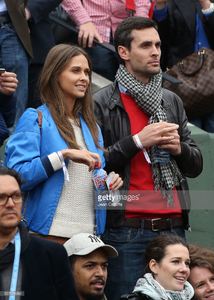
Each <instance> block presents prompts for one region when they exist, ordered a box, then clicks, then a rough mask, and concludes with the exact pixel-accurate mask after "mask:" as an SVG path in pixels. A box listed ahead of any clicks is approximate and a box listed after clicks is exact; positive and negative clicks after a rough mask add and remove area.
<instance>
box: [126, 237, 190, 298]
mask: <svg viewBox="0 0 214 300" xmlns="http://www.w3.org/2000/svg"><path fill="white" fill-rule="evenodd" d="M145 259H146V263H147V266H146V274H145V275H144V276H143V277H142V278H140V279H138V281H137V284H136V286H135V288H134V292H133V293H132V294H131V295H128V296H122V297H121V299H132V300H140V299H141V300H144V299H153V300H160V299H161V300H190V299H192V297H193V295H194V291H193V288H192V286H191V285H190V283H189V282H187V278H188V276H189V273H190V269H189V264H190V258H189V248H188V245H187V243H186V242H185V241H184V240H183V239H182V238H181V237H179V236H177V235H173V234H164V235H159V236H158V237H156V238H155V239H153V240H152V241H151V243H150V244H149V245H148V247H147V249H146V252H145Z"/></svg>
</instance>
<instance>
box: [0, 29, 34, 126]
mask: <svg viewBox="0 0 214 300" xmlns="http://www.w3.org/2000/svg"><path fill="white" fill-rule="evenodd" d="M0 50H1V51H0V65H1V67H4V68H5V69H6V70H7V71H9V72H14V73H16V75H17V78H18V81H19V84H18V87H17V90H16V93H14V94H13V97H14V99H15V100H14V101H15V103H16V107H14V109H16V121H17V120H18V118H19V117H20V116H21V115H22V113H23V112H24V110H25V108H26V104H27V98H28V63H29V62H28V56H27V53H26V51H25V49H24V47H23V45H22V43H21V42H20V40H19V38H18V36H17V34H16V32H15V31H14V28H13V26H12V24H6V25H4V26H2V27H1V28H0Z"/></svg>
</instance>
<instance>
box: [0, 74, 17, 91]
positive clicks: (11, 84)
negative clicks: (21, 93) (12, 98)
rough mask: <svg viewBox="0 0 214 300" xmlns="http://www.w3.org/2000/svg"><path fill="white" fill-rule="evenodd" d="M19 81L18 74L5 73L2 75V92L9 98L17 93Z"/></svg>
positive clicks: (0, 77) (0, 85)
mask: <svg viewBox="0 0 214 300" xmlns="http://www.w3.org/2000/svg"><path fill="white" fill-rule="evenodd" d="M17 85H18V80H17V78H16V74H15V73H12V72H4V73H2V74H1V75H0V92H1V93H3V94H5V95H7V96H9V95H11V94H13V93H14V92H15V91H16V88H17Z"/></svg>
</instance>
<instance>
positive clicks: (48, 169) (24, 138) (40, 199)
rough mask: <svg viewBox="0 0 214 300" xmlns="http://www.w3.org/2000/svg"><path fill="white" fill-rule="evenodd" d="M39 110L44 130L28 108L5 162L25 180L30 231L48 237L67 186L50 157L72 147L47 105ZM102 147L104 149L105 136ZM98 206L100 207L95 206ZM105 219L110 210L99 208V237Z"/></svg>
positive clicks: (90, 141) (92, 148) (85, 134)
mask: <svg viewBox="0 0 214 300" xmlns="http://www.w3.org/2000/svg"><path fill="white" fill-rule="evenodd" d="M38 110H40V111H41V112H42V127H41V128H40V127H39V124H38V111H37V110H36V109H32V108H29V109H27V110H26V111H25V113H24V114H23V115H22V117H21V118H20V120H19V122H18V123H17V126H16V129H15V132H14V133H13V134H12V135H11V137H10V138H9V140H8V143H7V145H6V161H5V163H6V165H7V166H8V167H9V168H13V169H15V170H16V171H17V172H19V173H20V174H21V176H22V179H23V180H24V184H23V190H24V191H26V192H27V194H26V200H25V204H24V210H23V214H24V217H25V218H26V220H27V223H28V226H29V229H30V230H32V231H34V232H38V233H40V234H44V235H47V234H48V233H49V230H50V227H51V224H52V221H53V217H54V215H55V212H56V208H57V205H58V201H59V199H60V196H61V193H62V188H63V184H64V174H63V171H62V169H60V170H58V171H54V170H53V168H52V165H51V164H50V161H49V159H48V157H47V156H48V155H49V154H51V153H53V152H56V151H59V150H62V149H65V148H68V145H67V144H66V142H65V140H64V139H63V138H62V136H61V135H60V133H59V131H58V129H57V127H56V124H55V122H54V120H53V118H52V116H51V114H50V112H49V110H48V108H47V106H46V105H42V106H40V107H39V108H38ZM80 123H81V128H82V133H83V137H84V140H85V143H86V146H87V149H88V150H89V151H91V152H96V153H98V154H99V155H100V158H101V161H102V168H104V165H105V161H104V155H103V151H101V150H100V149H97V147H96V146H95V144H94V141H93V138H92V135H91V132H90V130H89V128H88V126H87V124H86V123H85V121H84V120H83V118H82V117H80ZM99 144H100V146H101V147H102V146H103V139H102V135H101V133H100V134H99ZM83 200H84V199H83ZM94 206H95V207H96V205H95V204H94ZM71 209H72V208H71ZM105 220H106V211H105V210H101V209H98V210H97V211H96V229H97V232H96V234H98V235H99V234H101V233H103V231H104V229H105Z"/></svg>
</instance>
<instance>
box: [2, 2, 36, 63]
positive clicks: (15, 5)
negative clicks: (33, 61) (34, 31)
mask: <svg viewBox="0 0 214 300" xmlns="http://www.w3.org/2000/svg"><path fill="white" fill-rule="evenodd" d="M25 2H26V1H24V0H5V3H6V6H7V10H8V14H9V16H10V19H11V22H12V24H13V26H14V28H15V31H16V34H17V35H18V37H19V39H20V40H21V42H22V44H23V46H24V48H25V50H26V51H27V53H28V54H29V55H30V56H31V57H32V55H33V51H32V46H31V41H30V31H29V28H28V23H27V20H26V18H25Z"/></svg>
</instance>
